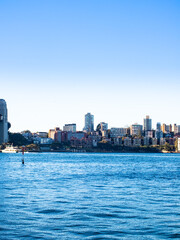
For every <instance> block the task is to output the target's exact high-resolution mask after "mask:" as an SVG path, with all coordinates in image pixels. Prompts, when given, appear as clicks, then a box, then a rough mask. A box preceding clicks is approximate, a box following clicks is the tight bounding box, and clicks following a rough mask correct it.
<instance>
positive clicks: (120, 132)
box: [110, 128, 127, 137]
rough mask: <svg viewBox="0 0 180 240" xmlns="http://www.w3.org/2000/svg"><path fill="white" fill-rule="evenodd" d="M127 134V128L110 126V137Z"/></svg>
mask: <svg viewBox="0 0 180 240" xmlns="http://www.w3.org/2000/svg"><path fill="white" fill-rule="evenodd" d="M126 134H127V128H111V129H110V136H111V137H123V136H126Z"/></svg>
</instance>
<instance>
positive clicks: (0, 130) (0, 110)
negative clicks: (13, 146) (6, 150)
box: [0, 99, 8, 144]
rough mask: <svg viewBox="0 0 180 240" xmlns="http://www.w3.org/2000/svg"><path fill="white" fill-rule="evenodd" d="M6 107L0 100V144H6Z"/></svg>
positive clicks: (2, 100)
mask: <svg viewBox="0 0 180 240" xmlns="http://www.w3.org/2000/svg"><path fill="white" fill-rule="evenodd" d="M7 115H8V114H7V105H6V102H5V100H4V99H0V144H2V143H7V142H8V116H7Z"/></svg>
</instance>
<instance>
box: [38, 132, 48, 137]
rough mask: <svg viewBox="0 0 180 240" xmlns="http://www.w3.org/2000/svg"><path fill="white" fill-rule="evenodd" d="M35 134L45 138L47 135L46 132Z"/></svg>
mask: <svg viewBox="0 0 180 240" xmlns="http://www.w3.org/2000/svg"><path fill="white" fill-rule="evenodd" d="M36 134H37V136H39V137H40V138H47V137H48V133H47V132H37V133H36Z"/></svg>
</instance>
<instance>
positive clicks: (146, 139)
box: [144, 137, 150, 146]
mask: <svg viewBox="0 0 180 240" xmlns="http://www.w3.org/2000/svg"><path fill="white" fill-rule="evenodd" d="M149 145H150V138H149V137H144V146H149Z"/></svg>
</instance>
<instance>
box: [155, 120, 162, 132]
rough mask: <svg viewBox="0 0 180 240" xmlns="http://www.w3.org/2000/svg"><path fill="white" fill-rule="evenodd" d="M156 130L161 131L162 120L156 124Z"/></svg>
mask: <svg viewBox="0 0 180 240" xmlns="http://www.w3.org/2000/svg"><path fill="white" fill-rule="evenodd" d="M156 131H159V132H160V131H161V123H160V122H158V123H157V124H156Z"/></svg>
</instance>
